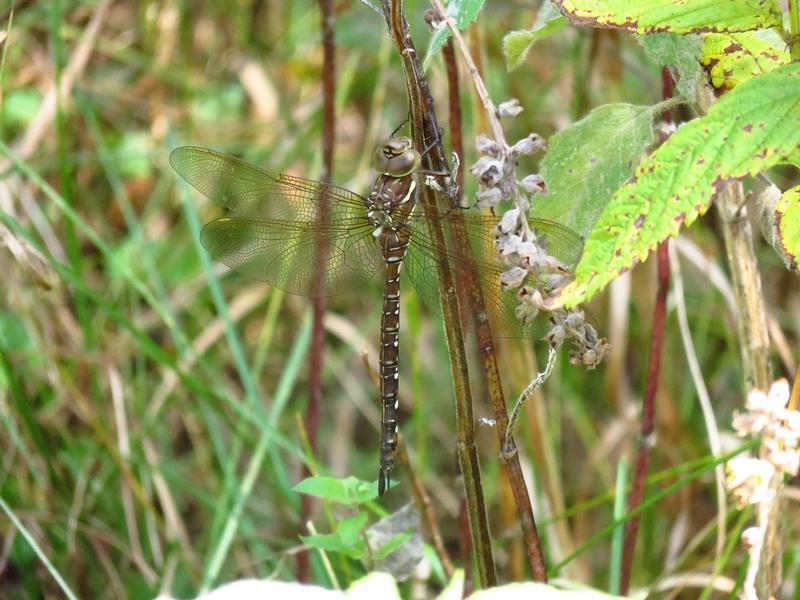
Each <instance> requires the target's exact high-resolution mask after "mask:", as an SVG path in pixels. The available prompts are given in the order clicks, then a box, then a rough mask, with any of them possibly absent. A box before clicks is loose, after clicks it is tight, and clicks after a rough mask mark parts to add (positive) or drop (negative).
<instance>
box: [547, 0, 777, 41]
mask: <svg viewBox="0 0 800 600" xmlns="http://www.w3.org/2000/svg"><path fill="white" fill-rule="evenodd" d="M555 2H556V4H558V5H559V6H560V7H561V12H562V13H564V14H565V15H566V17H567V18H568V19H569V20H570V21H571V22H572V24H573V25H586V26H588V27H600V28H603V29H625V30H628V31H635V32H636V33H656V32H658V31H671V32H673V33H703V32H707V31H749V30H751V29H766V28H768V27H780V25H781V10H780V6H779V5H778V2H777V0H724V1H722V2H721V1H720V0H689V1H684V2H675V0H637V1H636V2H631V0H555Z"/></svg>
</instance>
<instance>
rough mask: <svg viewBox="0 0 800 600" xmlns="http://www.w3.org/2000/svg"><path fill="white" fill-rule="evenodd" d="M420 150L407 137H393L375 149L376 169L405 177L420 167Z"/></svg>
mask: <svg viewBox="0 0 800 600" xmlns="http://www.w3.org/2000/svg"><path fill="white" fill-rule="evenodd" d="M419 163H420V156H419V152H417V151H416V150H415V149H414V145H413V144H412V142H411V140H410V139H409V138H407V137H393V138H389V139H388V140H386V141H384V142H383V143H382V144H381V145H380V146H378V149H377V150H376V151H375V161H374V167H375V170H376V171H378V172H379V173H382V174H384V175H390V176H392V177H405V176H406V175H408V174H409V173H412V172H414V171H416V170H417V169H418V168H419Z"/></svg>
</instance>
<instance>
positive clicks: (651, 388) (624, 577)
mask: <svg viewBox="0 0 800 600" xmlns="http://www.w3.org/2000/svg"><path fill="white" fill-rule="evenodd" d="M672 91H673V80H672V75H671V74H670V72H669V69H668V68H667V67H663V68H662V69H661V92H662V93H661V96H662V98H664V99H667V98H671V97H672ZM662 119H663V121H664V122H665V123H669V122H671V121H672V112H671V111H669V110H666V111H664V112H663V113H662ZM663 141H664V140H661V141H660V143H663ZM656 268H657V272H658V289H657V290H656V304H655V307H654V309H653V333H652V337H651V338H650V361H649V364H648V366H647V384H646V388H645V395H644V401H643V403H642V422H641V424H640V430H639V452H638V454H637V457H636V467H635V470H634V473H633V482H632V484H631V491H630V494H629V495H628V511H631V510H634V509H636V508H638V506H639V505H640V504H641V503H642V498H643V497H644V482H645V478H646V477H647V465H648V463H649V462H650V449H651V447H652V445H653V442H654V436H653V432H654V430H655V412H656V392H657V390H658V377H659V375H660V373H661V352H662V350H663V347H664V321H665V318H666V314H667V293H668V292H669V277H670V266H669V239H666V240H664V241H663V242H661V244H660V245H659V246H658V250H656ZM638 531H639V517H638V516H635V517H632V518H631V519H630V520H629V521H628V522H627V523H626V524H625V539H624V540H623V543H622V561H621V563H620V577H619V581H620V594H623V595H626V594H627V593H628V588H629V587H630V581H631V569H632V568H633V553H634V550H635V548H636V534H637V533H638Z"/></svg>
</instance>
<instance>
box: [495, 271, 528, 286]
mask: <svg viewBox="0 0 800 600" xmlns="http://www.w3.org/2000/svg"><path fill="white" fill-rule="evenodd" d="M527 276H528V271H526V270H525V269H523V268H522V267H511V268H510V269H509V270H508V271H503V272H502V273H500V287H502V288H503V289H504V290H513V289H516V288H518V287H519V286H521V285H522V282H523V281H525V277H527Z"/></svg>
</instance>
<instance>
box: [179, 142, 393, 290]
mask: <svg viewBox="0 0 800 600" xmlns="http://www.w3.org/2000/svg"><path fill="white" fill-rule="evenodd" d="M170 164H171V165H172V167H173V168H174V169H175V171H177V173H178V174H179V175H180V176H181V177H183V178H184V179H185V180H186V181H187V182H188V183H189V184H191V185H192V186H193V187H194V188H195V189H197V190H198V191H199V192H201V193H202V194H204V195H205V196H207V197H208V198H210V199H211V200H214V201H215V202H217V203H219V204H221V205H222V206H224V207H225V208H227V209H228V210H229V213H230V214H231V215H232V216H228V217H224V218H220V219H216V220H214V221H211V222H210V223H208V224H207V225H206V226H205V227H204V228H203V231H202V232H201V234H200V241H201V242H202V244H203V246H204V247H205V248H206V250H208V252H209V253H210V254H211V255H212V256H213V257H214V258H215V259H217V260H220V261H222V262H223V263H225V264H226V265H228V266H229V267H230V268H232V269H233V270H235V271H237V272H239V273H241V274H243V275H246V276H248V277H252V278H254V279H258V280H261V281H265V282H267V283H269V284H270V285H273V286H275V287H278V288H281V289H283V290H285V291H287V292H290V293H292V294H301V295H304V296H314V297H316V296H331V295H334V294H337V293H339V292H342V291H344V290H345V289H346V287H347V286H348V285H352V284H353V283H357V282H359V280H361V282H363V281H364V280H366V279H368V278H370V277H371V276H372V275H374V274H375V271H377V270H378V269H379V268H380V266H381V265H382V264H383V263H382V260H381V257H380V253H379V251H378V248H377V246H376V244H375V243H374V241H373V239H372V236H371V235H370V233H371V231H372V229H373V227H372V226H371V224H370V223H369V220H368V219H367V218H366V214H365V208H364V199H363V198H362V197H361V196H359V195H358V194H355V193H353V192H351V191H349V190H347V189H345V188H341V187H338V186H334V185H328V184H324V183H321V182H319V181H313V180H309V179H303V178H302V177H293V176H288V175H280V176H277V177H274V176H272V175H270V174H268V173H266V172H264V171H261V170H260V169H258V168H256V167H253V166H252V165H249V164H247V163H245V162H243V161H241V160H239V159H236V158H234V157H232V156H227V155H225V154H220V153H218V152H213V151H211V150H206V149H204V148H194V147H182V148H177V149H176V150H174V151H173V152H172V154H171V155H170ZM322 194H326V195H327V197H328V200H329V208H330V210H329V216H328V219H327V220H326V222H325V223H324V224H322V223H320V222H318V219H319V216H318V213H319V206H320V197H321V195H322ZM319 240H324V242H325V246H326V249H327V250H326V256H325V257H324V259H325V261H326V266H325V271H324V279H323V281H321V282H318V281H317V280H316V278H315V275H314V264H315V263H317V262H318V261H319V260H322V257H320V256H319V254H318V250H317V248H318V245H317V243H318V241H319Z"/></svg>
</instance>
